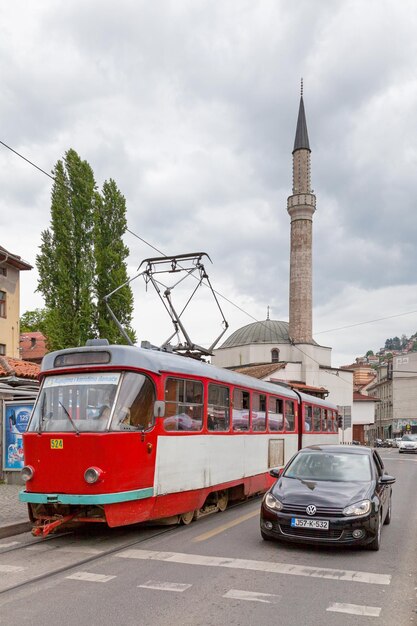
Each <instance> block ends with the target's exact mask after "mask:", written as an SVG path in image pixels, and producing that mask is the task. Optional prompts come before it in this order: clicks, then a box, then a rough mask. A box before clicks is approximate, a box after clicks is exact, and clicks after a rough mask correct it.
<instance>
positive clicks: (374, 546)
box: [367, 515, 382, 551]
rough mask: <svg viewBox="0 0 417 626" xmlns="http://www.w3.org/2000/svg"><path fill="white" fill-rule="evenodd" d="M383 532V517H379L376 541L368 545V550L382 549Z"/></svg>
mask: <svg viewBox="0 0 417 626" xmlns="http://www.w3.org/2000/svg"><path fill="white" fill-rule="evenodd" d="M381 530H382V524H381V516H380V515H378V527H377V529H376V536H375V539H373V540H372V541H371V543H368V545H367V548H368V550H375V551H376V550H379V548H380V547H381Z"/></svg>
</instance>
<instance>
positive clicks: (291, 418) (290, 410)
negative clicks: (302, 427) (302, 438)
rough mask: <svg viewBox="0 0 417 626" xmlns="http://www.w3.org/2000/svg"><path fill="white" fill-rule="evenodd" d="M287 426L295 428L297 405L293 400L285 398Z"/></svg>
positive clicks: (287, 427)
mask: <svg viewBox="0 0 417 626" xmlns="http://www.w3.org/2000/svg"><path fill="white" fill-rule="evenodd" d="M285 428H286V430H295V405H294V402H293V401H292V400H285Z"/></svg>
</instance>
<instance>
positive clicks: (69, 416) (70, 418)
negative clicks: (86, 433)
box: [58, 400, 80, 435]
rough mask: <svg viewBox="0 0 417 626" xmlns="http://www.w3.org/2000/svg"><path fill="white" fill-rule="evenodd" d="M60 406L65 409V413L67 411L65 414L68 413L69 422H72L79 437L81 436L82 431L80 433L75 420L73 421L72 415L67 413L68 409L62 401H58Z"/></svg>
mask: <svg viewBox="0 0 417 626" xmlns="http://www.w3.org/2000/svg"><path fill="white" fill-rule="evenodd" d="M58 404H60V405H61V406H62V408H63V409H64V411H65V413H66V415H67V417H68V419H69V421H70V422H71V424H72V427H73V428H74V430H75V432H76V433H77V435H79V434H80V431H79V430H78V428H77V427H76V425H75V423H74V420H73V419H72V417H71V415H70V414H69V413H68V411H67V409H66V407H65V406H64V405H63V404H62V402H61V400H58Z"/></svg>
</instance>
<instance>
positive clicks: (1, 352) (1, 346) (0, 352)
mask: <svg viewBox="0 0 417 626" xmlns="http://www.w3.org/2000/svg"><path fill="white" fill-rule="evenodd" d="M0 356H6V344H5V343H0Z"/></svg>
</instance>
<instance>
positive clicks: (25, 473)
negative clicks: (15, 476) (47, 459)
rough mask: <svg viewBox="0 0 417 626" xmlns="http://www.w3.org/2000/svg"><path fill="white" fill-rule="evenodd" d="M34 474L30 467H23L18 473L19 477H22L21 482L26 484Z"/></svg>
mask: <svg viewBox="0 0 417 626" xmlns="http://www.w3.org/2000/svg"><path fill="white" fill-rule="evenodd" d="M34 473H35V471H34V469H33V467H32V466H31V465H25V466H24V467H22V469H21V471H20V476H21V477H22V480H24V481H25V483H27V481H28V480H31V479H32V478H33V475H34Z"/></svg>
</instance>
